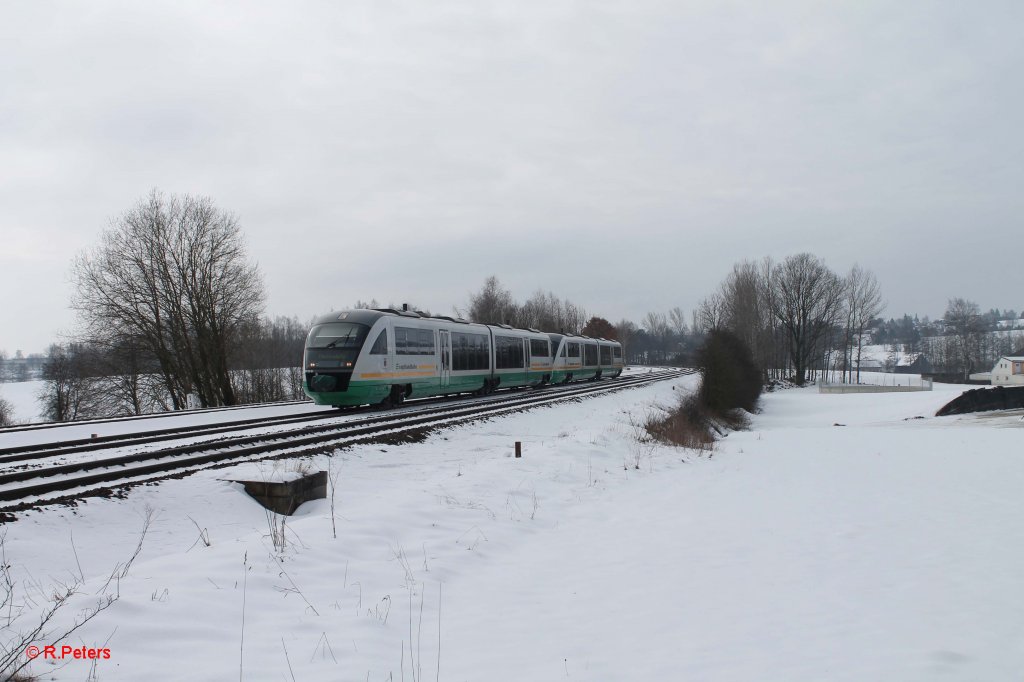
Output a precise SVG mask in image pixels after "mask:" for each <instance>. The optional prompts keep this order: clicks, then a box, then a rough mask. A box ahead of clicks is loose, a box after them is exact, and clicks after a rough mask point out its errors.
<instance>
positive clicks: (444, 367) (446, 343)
mask: <svg viewBox="0 0 1024 682" xmlns="http://www.w3.org/2000/svg"><path fill="white" fill-rule="evenodd" d="M437 334H438V337H439V339H438V340H439V344H438V345H439V346H440V348H441V388H442V389H445V388H448V386H449V385H450V384H451V380H452V375H451V372H452V337H451V333H450V332H449V331H448V330H447V329H441V330H439V331H438V332H437Z"/></svg>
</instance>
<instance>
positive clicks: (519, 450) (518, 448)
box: [516, 441, 523, 457]
mask: <svg viewBox="0 0 1024 682" xmlns="http://www.w3.org/2000/svg"><path fill="white" fill-rule="evenodd" d="M522 456H523V444H522V443H520V442H519V441H516V457H522Z"/></svg>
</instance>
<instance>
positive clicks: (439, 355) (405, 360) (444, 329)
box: [302, 307, 624, 407]
mask: <svg viewBox="0 0 1024 682" xmlns="http://www.w3.org/2000/svg"><path fill="white" fill-rule="evenodd" d="M302 366H303V373H304V376H303V390H304V391H305V393H306V395H307V396H309V397H310V398H312V399H313V402H315V403H316V404H317V405H333V406H335V407H349V406H356V405H375V404H380V405H383V406H396V405H400V404H401V403H402V402H403V401H405V400H406V399H408V398H420V397H428V396H445V395H455V394H460V393H471V394H475V395H487V394H489V393H491V392H493V391H495V390H496V389H500V388H518V387H531V386H532V387H538V386H544V385H547V384H560V383H568V382H570V381H584V380H590V379H600V378H602V377H612V378H614V377H618V376H619V375H620V374H621V373H622V370H623V367H624V364H623V358H622V345H621V344H620V343H619V342H618V341H609V340H607V339H594V338H590V337H587V336H580V335H575V334H564V333H562V334H554V333H546V332H542V331H539V330H537V329H519V328H515V327H512V326H510V325H507V324H498V325H494V324H478V323H475V322H469V321H467V320H463V319H460V318H456V317H446V316H443V315H427V314H426V313H422V312H418V311H414V310H407V309H404V307H403V309H402V310H396V309H392V308H377V309H359V310H345V311H341V312H334V313H330V314H327V315H322V316H320V317H318V318H317V319H316V320H315V321H314V323H313V326H312V327H311V328H310V330H309V335H308V336H307V337H306V345H305V351H304V354H303V359H302Z"/></svg>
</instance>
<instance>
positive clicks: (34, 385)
mask: <svg viewBox="0 0 1024 682" xmlns="http://www.w3.org/2000/svg"><path fill="white" fill-rule="evenodd" d="M45 383H46V382H44V381H16V382H4V383H0V398H3V399H4V400H6V401H7V402H8V403H10V404H11V407H12V408H14V421H15V422H17V423H19V424H22V423H28V422H41V421H43V417H42V414H41V410H40V407H39V402H38V401H37V400H36V398H37V397H38V395H39V392H40V391H41V390H42V389H43V384H45Z"/></svg>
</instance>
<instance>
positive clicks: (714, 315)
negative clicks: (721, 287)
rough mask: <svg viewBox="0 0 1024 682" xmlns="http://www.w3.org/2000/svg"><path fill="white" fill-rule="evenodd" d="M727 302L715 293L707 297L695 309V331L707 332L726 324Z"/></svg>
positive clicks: (699, 332) (696, 332)
mask: <svg viewBox="0 0 1024 682" xmlns="http://www.w3.org/2000/svg"><path fill="white" fill-rule="evenodd" d="M725 316H726V310H725V302H724V301H723V300H722V295H721V294H719V293H714V294H711V295H710V296H708V297H707V298H705V299H704V300H703V301H701V302H700V304H699V305H698V306H697V307H696V308H695V309H694V311H693V332H694V333H695V334H707V333H709V332H712V331H714V330H716V329H721V328H722V327H724V326H725V320H726V318H725Z"/></svg>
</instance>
